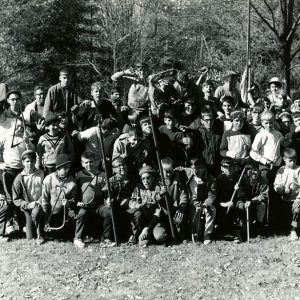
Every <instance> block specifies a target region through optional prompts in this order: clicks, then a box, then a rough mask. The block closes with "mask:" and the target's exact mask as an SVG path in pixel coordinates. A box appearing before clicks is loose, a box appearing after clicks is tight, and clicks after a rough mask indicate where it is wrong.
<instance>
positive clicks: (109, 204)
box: [105, 198, 114, 207]
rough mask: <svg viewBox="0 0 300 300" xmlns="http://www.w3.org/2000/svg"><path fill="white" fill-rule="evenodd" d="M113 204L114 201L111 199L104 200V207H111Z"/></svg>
mask: <svg viewBox="0 0 300 300" xmlns="http://www.w3.org/2000/svg"><path fill="white" fill-rule="evenodd" d="M113 202H114V200H113V199H110V198H107V199H106V200H105V203H106V206H107V207H111V206H112V204H113Z"/></svg>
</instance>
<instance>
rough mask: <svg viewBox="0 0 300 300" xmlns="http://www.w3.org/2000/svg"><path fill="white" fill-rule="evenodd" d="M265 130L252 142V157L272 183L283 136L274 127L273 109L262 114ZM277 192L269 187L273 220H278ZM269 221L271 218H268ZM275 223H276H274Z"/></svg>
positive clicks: (265, 178) (270, 209)
mask: <svg viewBox="0 0 300 300" xmlns="http://www.w3.org/2000/svg"><path fill="white" fill-rule="evenodd" d="M261 124H262V126H263V128H264V129H263V130H261V131H260V132H258V133H257V135H256V136H255V138H254V141H253V143H252V147H251V151H250V157H251V158H252V159H253V160H254V161H256V162H257V163H259V170H260V172H261V176H262V177H263V178H264V180H265V181H266V182H267V183H268V184H269V185H272V182H273V180H274V177H275V174H276V171H277V169H278V167H279V166H280V164H281V161H282V158H281V155H280V146H281V141H282V140H283V136H282V134H281V132H279V131H277V130H275V129H274V115H273V113H272V112H271V111H268V110H267V111H264V112H263V113H262V114H261ZM276 198H277V197H276V194H274V190H273V189H271V188H270V189H269V199H270V200H271V199H272V202H270V206H269V207H268V209H269V216H270V218H271V219H272V218H273V219H272V222H273V221H274V222H277V220H276V216H275V215H274V214H276V210H277V209H276ZM267 221H269V220H267ZM273 225H274V224H273Z"/></svg>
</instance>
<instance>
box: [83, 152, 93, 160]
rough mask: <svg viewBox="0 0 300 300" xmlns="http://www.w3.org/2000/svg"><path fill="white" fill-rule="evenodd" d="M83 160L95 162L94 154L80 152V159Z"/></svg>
mask: <svg viewBox="0 0 300 300" xmlns="http://www.w3.org/2000/svg"><path fill="white" fill-rule="evenodd" d="M83 158H85V159H92V160H96V157H95V153H94V152H92V151H89V150H86V151H84V152H82V154H81V159H83Z"/></svg>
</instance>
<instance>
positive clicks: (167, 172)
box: [162, 165, 174, 180]
mask: <svg viewBox="0 0 300 300" xmlns="http://www.w3.org/2000/svg"><path fill="white" fill-rule="evenodd" d="M162 167H163V172H164V176H165V179H166V180H171V179H172V176H173V173H174V169H173V168H172V166H170V165H163V166H162Z"/></svg>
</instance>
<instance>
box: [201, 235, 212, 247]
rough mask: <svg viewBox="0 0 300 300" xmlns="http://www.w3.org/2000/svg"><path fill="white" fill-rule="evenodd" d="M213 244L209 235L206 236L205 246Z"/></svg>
mask: <svg viewBox="0 0 300 300" xmlns="http://www.w3.org/2000/svg"><path fill="white" fill-rule="evenodd" d="M209 244H211V237H210V235H209V234H207V235H205V236H204V241H203V245H204V246H206V245H209Z"/></svg>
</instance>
